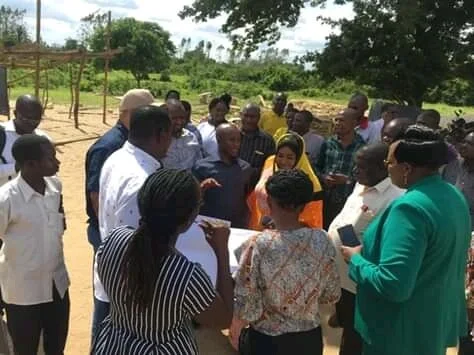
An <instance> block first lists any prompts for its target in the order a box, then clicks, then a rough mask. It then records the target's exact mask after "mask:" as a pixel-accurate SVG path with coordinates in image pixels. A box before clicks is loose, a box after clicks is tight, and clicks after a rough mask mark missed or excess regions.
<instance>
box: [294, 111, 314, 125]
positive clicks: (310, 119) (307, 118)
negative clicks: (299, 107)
mask: <svg viewBox="0 0 474 355" xmlns="http://www.w3.org/2000/svg"><path fill="white" fill-rule="evenodd" d="M296 113H297V114H298V115H303V118H304V120H305V121H306V122H308V123H311V122H313V120H314V115H313V114H312V113H311V112H309V111H308V110H303V111H299V112H296Z"/></svg>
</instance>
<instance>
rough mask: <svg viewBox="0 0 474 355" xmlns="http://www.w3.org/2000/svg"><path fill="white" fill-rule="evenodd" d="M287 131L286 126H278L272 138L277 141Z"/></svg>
mask: <svg viewBox="0 0 474 355" xmlns="http://www.w3.org/2000/svg"><path fill="white" fill-rule="evenodd" d="M287 133H288V127H282V128H278V130H277V131H276V133H275V135H274V136H273V139H274V140H275V142H278V141H279V140H280V138H281V137H283V136H284V135H285V134H287Z"/></svg>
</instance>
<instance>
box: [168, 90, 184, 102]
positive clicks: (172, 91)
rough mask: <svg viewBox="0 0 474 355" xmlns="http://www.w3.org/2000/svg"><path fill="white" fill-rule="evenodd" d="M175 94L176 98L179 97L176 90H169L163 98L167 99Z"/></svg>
mask: <svg viewBox="0 0 474 355" xmlns="http://www.w3.org/2000/svg"><path fill="white" fill-rule="evenodd" d="M172 94H175V95H176V96H177V97H178V100H179V99H181V94H180V93H179V91H178V90H170V91H168V92H167V93H166V96H165V100H168V98H169V97H170V96H171V95H172Z"/></svg>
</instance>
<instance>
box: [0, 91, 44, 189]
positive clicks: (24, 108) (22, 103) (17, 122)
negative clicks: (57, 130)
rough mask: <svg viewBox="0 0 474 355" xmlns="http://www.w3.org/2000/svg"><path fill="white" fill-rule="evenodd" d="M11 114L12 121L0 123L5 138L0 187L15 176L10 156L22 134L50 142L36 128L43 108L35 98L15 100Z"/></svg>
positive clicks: (12, 159)
mask: <svg viewBox="0 0 474 355" xmlns="http://www.w3.org/2000/svg"><path fill="white" fill-rule="evenodd" d="M13 114H14V116H15V118H14V119H13V120H11V121H8V122H5V123H0V125H1V127H0V130H3V132H1V131H0V134H4V138H5V139H4V142H5V144H3V150H1V151H0V186H2V185H3V184H5V183H6V182H8V181H9V180H11V179H13V178H14V177H15V176H16V175H17V170H16V169H15V159H14V158H13V155H12V146H13V143H15V141H16V140H17V139H18V138H19V137H21V136H22V135H24V134H32V133H34V134H37V135H39V136H45V137H47V138H48V139H49V140H51V139H50V138H49V137H48V135H47V134H46V133H44V132H43V131H41V130H40V129H38V128H37V127H38V126H39V124H40V122H41V118H42V116H43V107H42V106H41V102H40V101H39V100H38V99H37V98H36V97H35V96H32V95H22V96H20V97H19V98H18V99H17V100H16V104H15V110H14V111H13ZM0 138H1V137H0ZM0 140H1V139H0ZM0 148H1V145H0Z"/></svg>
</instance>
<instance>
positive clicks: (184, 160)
mask: <svg viewBox="0 0 474 355" xmlns="http://www.w3.org/2000/svg"><path fill="white" fill-rule="evenodd" d="M166 108H167V110H168V114H169V116H170V120H171V130H172V134H173V138H172V139H171V145H170V147H169V149H168V152H167V153H166V157H165V158H164V159H163V166H164V167H165V168H170V169H180V170H191V169H192V167H193V166H194V164H195V163H196V162H197V161H198V160H199V159H201V158H202V154H201V145H200V144H199V141H198V139H197V137H196V135H195V134H194V133H192V132H190V131H189V130H187V129H186V128H184V126H185V125H186V120H187V117H186V111H185V110H184V107H183V104H182V103H181V101H178V100H175V99H169V100H168V101H166Z"/></svg>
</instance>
